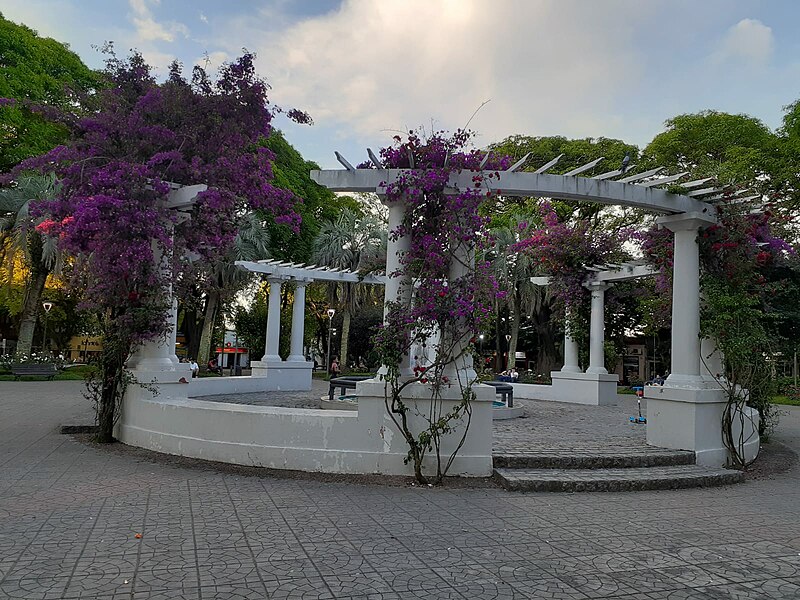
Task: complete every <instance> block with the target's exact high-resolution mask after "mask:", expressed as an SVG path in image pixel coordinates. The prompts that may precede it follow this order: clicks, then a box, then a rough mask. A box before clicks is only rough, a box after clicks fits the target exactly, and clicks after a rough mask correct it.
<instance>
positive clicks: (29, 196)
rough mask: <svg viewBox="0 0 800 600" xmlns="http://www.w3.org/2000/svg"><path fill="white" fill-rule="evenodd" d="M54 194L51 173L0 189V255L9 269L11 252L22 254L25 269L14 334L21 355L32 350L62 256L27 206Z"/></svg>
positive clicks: (11, 263) (11, 261) (40, 219)
mask: <svg viewBox="0 0 800 600" xmlns="http://www.w3.org/2000/svg"><path fill="white" fill-rule="evenodd" d="M57 193H58V185H57V183H56V180H55V177H54V176H52V175H50V176H42V175H32V176H25V177H21V178H19V180H18V181H17V182H16V184H15V185H14V186H12V187H8V188H5V189H3V190H0V251H2V256H1V257H0V258H3V259H4V260H3V262H4V263H5V265H6V268H11V265H13V262H14V255H16V254H17V253H22V254H23V255H24V258H25V264H26V266H27V270H28V273H27V278H26V281H25V299H24V301H23V306H22V314H21V316H20V322H19V333H18V336H17V354H21V355H28V354H30V353H31V349H32V346H33V334H34V331H35V329H36V321H37V318H38V316H39V312H40V311H39V308H40V302H39V301H40V299H41V297H42V292H43V291H44V286H45V283H46V282H47V278H48V276H49V275H50V274H51V273H52V272H54V271H58V270H59V269H60V267H61V263H62V258H63V256H62V253H60V252H59V250H58V243H57V241H58V240H57V238H54V237H51V236H48V235H43V234H42V232H40V231H38V229H37V227H36V225H37V224H38V223H40V222H41V221H42V220H43V219H42V218H41V217H34V216H32V215H31V214H30V212H29V208H30V205H31V202H33V201H36V200H47V199H51V198H53V197H55V195H56V194H57Z"/></svg>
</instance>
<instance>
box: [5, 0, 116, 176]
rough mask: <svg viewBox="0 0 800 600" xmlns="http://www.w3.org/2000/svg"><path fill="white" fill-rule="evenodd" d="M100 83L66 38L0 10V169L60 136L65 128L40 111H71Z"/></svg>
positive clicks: (61, 138)
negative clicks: (41, 33) (10, 17)
mask: <svg viewBox="0 0 800 600" xmlns="http://www.w3.org/2000/svg"><path fill="white" fill-rule="evenodd" d="M101 84H102V76H101V75H100V74H99V73H97V72H94V71H92V70H91V69H89V68H88V67H87V66H86V65H85V64H83V62H82V61H81V59H80V58H79V57H78V55H77V54H75V53H74V52H72V51H71V50H70V49H69V48H68V47H67V46H66V45H65V44H62V43H60V42H57V41H56V40H54V39H51V38H43V37H39V35H38V34H37V33H36V32H35V31H34V30H32V29H30V28H29V27H26V26H25V25H17V24H16V23H13V22H12V21H9V20H7V19H5V18H4V17H3V15H2V13H0V99H4V100H0V172H4V171H8V170H9V169H11V168H12V167H13V166H14V165H16V164H17V163H19V162H20V161H22V160H24V159H26V158H28V157H31V156H36V155H39V154H41V153H43V152H46V151H48V150H50V149H51V148H53V147H54V146H56V145H58V144H60V143H62V142H64V141H65V140H66V139H67V136H68V133H69V130H68V128H67V127H66V126H64V125H63V124H60V123H58V122H54V121H52V120H50V119H48V118H46V117H45V116H44V115H43V114H40V113H41V111H43V110H44V111H46V110H47V109H48V108H53V107H55V108H58V109H60V110H68V111H74V110H75V109H76V108H79V107H80V106H81V105H82V104H83V103H84V102H85V101H86V99H87V98H88V97H89V95H90V94H92V93H93V92H94V91H95V90H97V88H98V87H99V86H100V85H101Z"/></svg>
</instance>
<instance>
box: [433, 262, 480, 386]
mask: <svg viewBox="0 0 800 600" xmlns="http://www.w3.org/2000/svg"><path fill="white" fill-rule="evenodd" d="M474 268H475V251H474V249H473V248H468V247H459V248H457V249H456V250H455V251H454V252H453V256H452V257H451V259H450V272H449V279H450V281H456V280H458V279H460V278H462V277H465V276H467V275H468V274H469V273H470V271H472V270H473V269H474ZM447 337H448V338H450V339H445V336H443V335H440V342H439V344H440V345H441V344H442V343H444V344H446V345H448V346H452V349H451V357H452V358H453V359H454V360H453V361H452V362H451V363H450V364H449V365H447V367H446V368H445V369H444V373H445V374H447V375H448V376H450V377H451V378H452V377H456V378H458V380H459V381H460V382H461V383H462V385H466V384H467V383H470V382H472V381H475V380H476V379H477V378H478V375H477V373H475V369H474V368H473V364H472V352H467V351H466V348H467V346H468V345H469V343H470V338H471V337H472V332H469V331H467V328H466V325H465V323H464V320H463V319H459V320H458V321H457V322H455V323H452V324H451V330H450V331H449V332H448V335H447ZM436 358H438V357H435V358H434V360H436Z"/></svg>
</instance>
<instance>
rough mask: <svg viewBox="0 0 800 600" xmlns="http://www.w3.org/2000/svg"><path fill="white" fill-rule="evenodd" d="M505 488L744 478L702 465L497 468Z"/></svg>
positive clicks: (691, 483)
mask: <svg viewBox="0 0 800 600" xmlns="http://www.w3.org/2000/svg"><path fill="white" fill-rule="evenodd" d="M494 477H495V479H497V480H498V481H499V483H500V485H502V486H503V487H504V488H506V489H507V490H512V491H522V492H627V491H639V490H671V489H679V488H689V487H709V486H715V485H729V484H732V483H739V482H741V481H744V475H743V474H742V473H741V471H733V470H729V469H712V468H707V467H701V466H699V465H679V466H668V467H647V468H627V469H506V468H500V469H495V470H494Z"/></svg>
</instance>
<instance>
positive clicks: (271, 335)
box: [261, 277, 283, 362]
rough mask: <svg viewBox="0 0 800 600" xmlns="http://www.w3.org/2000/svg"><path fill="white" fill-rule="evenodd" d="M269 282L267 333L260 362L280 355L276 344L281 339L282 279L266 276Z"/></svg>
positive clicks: (277, 357) (276, 359) (278, 360)
mask: <svg viewBox="0 0 800 600" xmlns="http://www.w3.org/2000/svg"><path fill="white" fill-rule="evenodd" d="M267 281H268V282H269V307H268V309H267V310H268V312H267V335H266V343H265V344H264V356H263V357H262V358H261V361H262V362H267V361H277V362H280V360H281V357H280V354H279V353H278V346H279V344H280V339H281V287H282V285H283V279H278V278H274V277H268V278H267Z"/></svg>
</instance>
